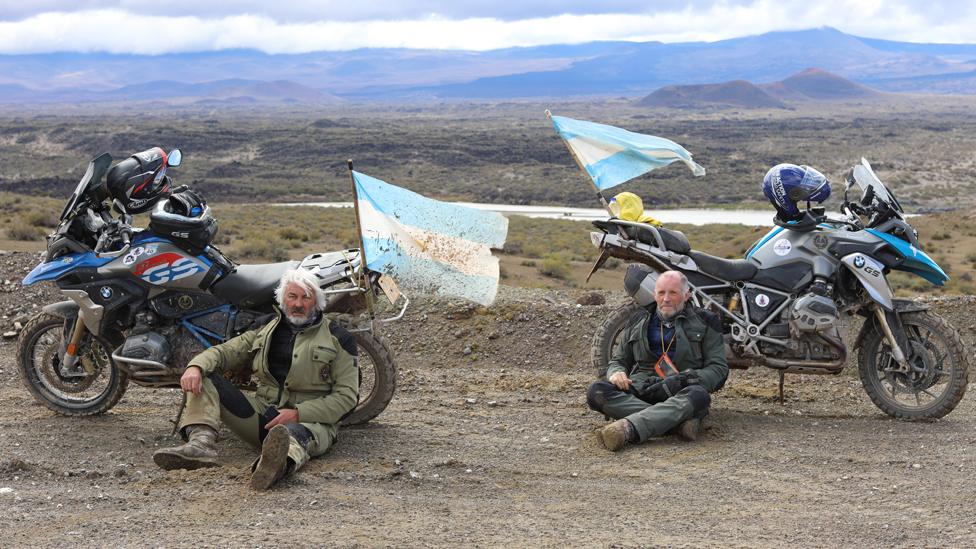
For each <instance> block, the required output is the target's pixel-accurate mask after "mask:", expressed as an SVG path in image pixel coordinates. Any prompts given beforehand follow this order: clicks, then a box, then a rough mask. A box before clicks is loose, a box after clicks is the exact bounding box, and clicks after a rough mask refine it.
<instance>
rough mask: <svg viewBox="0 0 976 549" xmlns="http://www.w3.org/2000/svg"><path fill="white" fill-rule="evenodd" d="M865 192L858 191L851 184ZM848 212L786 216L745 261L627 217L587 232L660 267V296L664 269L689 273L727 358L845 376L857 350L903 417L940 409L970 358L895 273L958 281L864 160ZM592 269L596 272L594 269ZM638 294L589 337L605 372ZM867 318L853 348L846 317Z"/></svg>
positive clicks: (874, 386) (883, 404) (886, 404)
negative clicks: (904, 294) (908, 295)
mask: <svg viewBox="0 0 976 549" xmlns="http://www.w3.org/2000/svg"><path fill="white" fill-rule="evenodd" d="M852 188H856V189H860V191H861V193H862V195H861V197H860V199H859V200H857V201H854V202H851V201H848V191H850V190H851V189H852ZM841 211H842V213H843V216H841V217H837V216H827V215H825V212H824V209H823V208H815V209H811V208H810V205H809V203H808V204H807V212H806V213H805V215H804V217H803V218H802V219H801V220H800V221H799V222H793V223H782V222H780V221H779V220H778V219H777V225H778V226H777V227H775V228H773V229H772V230H770V231H769V233H768V234H766V235H765V236H764V237H762V238H761V239H759V240H758V241H757V242H756V243H755V244H754V245H753V246H752V247H751V248H750V249H749V250H748V251H747V253H746V257H745V259H740V260H726V259H721V258H718V257H715V256H711V255H708V254H706V253H703V252H699V251H696V250H693V249H691V246H690V245H689V243H688V240H687V238H685V236H684V234H683V233H681V232H679V231H673V230H668V229H665V228H656V227H653V226H651V225H647V224H641V223H632V222H628V221H623V220H619V219H609V220H607V221H594V222H593V224H594V225H595V226H596V227H597V228H599V229H600V230H601V232H592V233H590V236H591V241H592V242H593V244H594V245H595V246H597V247H598V248H599V249H600V250H601V255H600V258H599V259H598V260H597V263H596V264H595V265H594V267H593V272H596V270H598V269H599V268H600V267H601V266H602V265H603V263H604V262H605V261H606V259H607V258H608V257H616V258H620V259H624V260H627V261H632V262H638V263H642V264H644V265H647V266H648V267H650V268H651V269H653V271H654V272H653V273H652V274H653V276H647V277H646V278H645V279H644V280H643V282H642V283H641V288H642V290H643V291H649V292H651V293H652V294H653V288H654V278H656V275H657V274H658V273H660V272H663V271H665V270H677V271H681V272H682V273H684V274H685V275H686V276H687V277H688V281H689V283H690V285H691V291H692V300H693V303H694V304H695V305H697V306H701V307H705V308H707V309H710V310H712V311H713V312H715V313H717V314H718V315H719V317H720V318H721V319H722V328H723V335H724V338H725V341H726V347H727V348H726V351H727V353H726V354H727V356H728V359H729V365H730V366H731V367H733V368H735V367H738V368H748V367H750V366H752V365H762V366H766V367H769V368H773V369H776V370H779V371H780V394H781V395H782V382H783V378H782V374H783V373H804V374H838V373H840V372H841V370H842V369H843V368H844V365H845V362H846V361H847V355H848V349H849V348H850V349H856V350H857V351H858V355H857V365H858V373H859V375H860V378H861V383H862V385H863V386H864V389H865V391H866V392H867V394H868V396H869V397H870V398H871V400H872V401H873V402H874V404H875V405H876V406H877V407H878V408H880V409H881V410H883V411H884V412H885V413H887V414H889V415H891V416H893V417H897V418H904V419H931V418H939V417H942V416H944V415H946V414H948V413H949V412H951V411H952V410H953V408H955V407H956V405H957V404H958V403H959V401H960V400H961V399H962V397H963V395H964V394H965V392H966V384H967V379H968V378H967V371H968V366H969V365H968V358H967V355H966V353H965V351H964V349H963V345H962V341H961V339H960V337H959V334H958V332H957V331H956V330H955V329H953V328H952V327H951V326H950V325H949V323H948V322H946V321H945V319H943V318H942V317H940V316H939V315H937V314H935V313H934V312H933V311H931V310H930V309H929V306H928V305H925V304H922V303H916V302H913V301H909V300H902V299H895V298H894V297H893V295H892V291H891V287H890V286H889V285H888V281H887V279H886V275H888V273H890V272H891V271H892V270H901V271H906V272H909V273H912V274H915V275H918V276H920V277H922V278H924V279H925V280H928V281H929V282H931V283H933V284H936V285H940V286H941V285H943V284H945V282H946V281H947V280H948V279H949V277H948V276H947V275H946V273H945V272H944V271H943V270H942V269H941V268H940V267H939V266H938V265H937V264H936V262H935V261H933V260H932V258H931V257H929V256H928V255H927V254H926V253H925V252H923V251H922V247H921V245H920V244H919V242H918V237H917V232H916V230H915V229H914V228H913V227H912V226H911V225H910V224H909V223H908V221H906V219H905V216H904V211H903V210H902V207H901V205H900V204H899V203H898V201H897V200H896V199H895V196H894V195H893V194H892V192H891V191H890V190H889V189H888V188H887V187H885V185H884V184H883V183H882V182H881V180H880V179H879V178H878V176H877V175H875V173H874V170H872V169H871V165H870V164H869V163H868V162H867V160H865V159H863V158H862V159H861V163H860V164H858V165H856V166H854V167H853V168H852V169H851V170H850V171H849V172H848V174H847V177H846V187H845V190H844V203H843V205H842V207H841ZM591 274H592V272H591ZM636 307H638V305H636V304H635V303H631V304H627V305H624V306H622V307H621V308H619V309H618V310H616V311H615V312H613V313H612V314H611V315H610V317H609V318H607V319H606V321H604V323H603V325H602V326H601V328H600V329H599V330H598V331H597V333H596V334H595V336H594V338H593V343H592V349H591V350H592V363H593V366H594V368H595V369H596V373H597V375H598V376H601V377H602V376H603V375H605V373H606V369H607V362H608V361H609V358H610V356H611V352H612V349H613V347H614V345H615V344H616V339H617V337H618V336H619V334H620V332H621V330H622V329H623V328H624V327H625V326H626V324H627V322H628V320H629V319H630V317H631V316H632V315H633V314H634V312H635V310H636ZM855 313H856V314H858V315H861V316H863V317H865V321H864V324H863V327H862V328H861V331H860V333H859V334H858V335H857V338H856V339H855V341H854V342H853V344H852V345H850V347H848V346H847V345H846V344H845V343H844V341H843V339H842V337H841V334H840V331H839V329H838V327H837V323H838V321H839V319H840V315H841V314H847V315H852V314H855Z"/></svg>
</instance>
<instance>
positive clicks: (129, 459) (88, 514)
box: [0, 254, 976, 547]
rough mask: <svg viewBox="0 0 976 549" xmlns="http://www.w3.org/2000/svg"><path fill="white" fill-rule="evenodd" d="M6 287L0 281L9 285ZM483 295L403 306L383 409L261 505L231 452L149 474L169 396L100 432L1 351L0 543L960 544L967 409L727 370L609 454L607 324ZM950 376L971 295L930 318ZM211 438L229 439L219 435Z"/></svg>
mask: <svg viewBox="0 0 976 549" xmlns="http://www.w3.org/2000/svg"><path fill="white" fill-rule="evenodd" d="M36 261H37V256H36V255H35V254H7V255H4V256H0V279H2V280H3V281H4V284H3V285H2V286H0V311H2V312H3V313H4V315H5V316H4V318H3V320H2V323H3V326H0V327H2V329H3V330H4V331H8V330H12V329H13V328H14V326H13V324H14V322H15V321H16V320H18V317H22V316H23V315H25V314H30V313H31V312H32V311H35V310H36V309H37V308H38V307H39V306H41V305H43V304H44V303H48V302H51V301H53V300H54V299H55V298H56V294H55V293H54V292H53V290H52V289H51V288H47V287H41V288H30V289H26V290H25V289H23V288H21V287H19V286H18V284H17V283H18V281H19V280H20V278H21V277H22V276H23V275H24V274H25V273H26V272H27V270H28V269H29V268H30V266H31V265H33V264H34V263H36ZM8 281H9V283H8ZM577 297H579V296H578V294H576V293H567V292H555V291H539V290H519V289H512V288H503V291H502V292H501V296H500V298H499V300H498V301H497V302H496V304H495V305H493V306H492V307H491V308H489V309H481V308H477V309H475V308H469V307H465V306H461V305H458V304H451V303H435V302H421V303H420V304H419V305H418V306H416V307H413V308H412V310H411V311H410V312H409V314H408V315H407V316H406V318H405V319H404V320H403V321H401V322H399V323H395V325H393V326H391V327H390V328H389V330H388V331H387V332H386V335H387V336H388V337H389V338H390V341H391V343H392V345H393V347H394V349H395V350H396V352H397V357H398V362H399V366H400V373H399V386H398V393H397V395H396V397H395V399H394V401H393V403H392V404H391V405H390V407H389V408H388V409H387V410H386V411H385V412H384V413H383V414H382V415H380V416H379V417H378V418H377V419H376V420H374V421H373V422H371V423H369V424H368V425H365V426H362V427H357V428H350V429H347V430H345V431H343V432H341V433H340V440H339V442H338V444H337V445H336V446H335V447H334V449H333V450H332V451H331V452H330V453H329V454H327V455H326V456H323V457H322V458H319V459H316V460H313V461H312V462H311V463H310V464H309V465H308V466H307V468H306V469H304V470H303V471H301V472H300V473H299V474H298V475H297V476H295V477H293V478H291V479H289V480H287V481H285V482H283V483H281V484H280V485H279V486H278V487H277V488H276V489H274V490H272V491H270V492H267V493H255V492H252V491H250V490H249V489H248V488H247V473H246V468H247V466H248V465H249V464H250V462H251V460H252V459H253V455H252V453H251V452H250V451H249V450H248V449H247V448H246V447H245V446H244V445H243V444H242V443H239V442H237V441H236V440H234V439H233V438H226V439H224V440H222V441H221V443H220V449H221V458H222V460H223V462H224V464H225V465H224V467H222V468H220V469H211V470H202V471H195V472H165V471H161V470H159V469H157V468H156V467H155V466H154V465H153V462H152V460H151V454H152V452H153V451H154V450H155V449H156V448H158V447H161V446H167V445H171V444H173V443H174V442H175V438H174V437H171V436H170V431H171V427H172V425H171V423H170V420H171V419H172V418H173V416H174V415H175V413H176V408H177V404H178V403H179V398H180V397H179V394H178V392H177V391H175V390H171V389H163V390H150V389H144V388H139V387H135V386H130V388H129V391H128V392H127V393H126V395H125V397H124V399H123V400H122V402H121V403H119V404H118V405H117V406H116V407H115V408H114V409H112V410H111V411H110V412H109V413H106V414H104V415H102V416H99V417H92V418H81V419H78V418H66V417H61V416H57V415H55V414H53V413H52V412H50V411H48V409H47V408H44V407H43V406H41V405H39V404H37V403H35V402H34V401H33V400H32V398H31V397H30V396H29V394H28V393H27V391H26V390H25V389H24V387H23V385H22V383H21V381H20V378H19V375H18V373H17V368H16V365H15V361H14V356H15V346H16V340H15V339H3V340H2V341H0V402H3V406H2V408H0V531H2V532H3V535H2V538H0V545H3V546H37V547H47V546H64V545H69V544H70V545H72V546H78V547H88V546H107V545H112V546H193V547H206V546H221V547H227V546H278V547H280V546H295V545H297V546H309V545H312V546H341V547H376V546H378V547H383V546H390V547H425V546H437V547H443V546H451V547H458V546H462V547H465V546H472V547H497V546H516V547H523V546H529V547H566V546H585V547H655V546H664V547H716V546H718V547H784V546H790V547H855V546H862V547H917V546H929V547H936V546H944V547H967V546H969V547H971V546H974V545H976V518H974V516H973V513H972V511H970V509H969V508H968V505H969V504H970V503H971V501H972V497H973V494H974V493H976V475H974V471H976V458H974V457H973V450H974V447H976V424H974V421H973V420H974V418H976V409H974V404H973V398H972V397H971V396H968V395H967V397H965V398H964V399H963V401H962V403H961V404H960V405H959V407H958V408H957V409H956V410H955V411H954V412H953V413H952V414H950V415H949V416H947V417H946V418H944V419H942V420H939V421H935V422H929V423H910V422H904V421H895V420H891V419H889V418H888V417H887V416H885V415H884V414H882V413H881V412H880V411H879V410H877V409H876V408H875V407H874V406H873V404H871V402H870V401H869V400H868V398H867V396H866V395H865V393H864V391H863V390H862V389H861V387H860V382H859V381H858V379H857V376H856V372H855V369H854V368H850V367H849V368H848V369H847V370H845V372H844V373H843V374H841V375H839V376H832V377H826V376H806V377H804V376H788V377H787V385H786V397H787V398H786V403H785V405H780V404H779V403H778V400H777V399H776V382H777V376H776V374H775V373H774V372H773V371H771V370H766V369H752V370H748V371H742V370H735V371H733V373H732V376H731V378H730V380H729V383H728V384H727V386H726V388H725V389H724V390H723V391H721V392H720V393H718V394H717V395H716V397H715V400H714V404H713V411H712V414H711V415H710V416H709V419H708V430H707V432H706V434H705V436H704V437H703V438H702V439H701V440H699V441H698V442H694V443H689V442H684V441H681V440H679V439H677V438H676V437H663V438H661V439H659V440H654V441H651V442H649V443H647V444H643V445H640V446H634V447H630V448H628V449H626V450H624V451H621V452H619V453H616V454H611V453H609V452H607V451H605V450H603V449H602V448H601V447H600V446H599V444H598V442H597V440H596V437H595V435H594V430H595V429H596V428H598V427H600V426H601V425H603V423H604V421H603V418H602V417H600V416H598V415H597V414H595V413H593V412H589V411H588V410H587V409H586V405H585V400H584V390H585V387H586V385H587V384H588V383H589V382H590V381H591V379H592V375H591V373H590V371H589V370H588V368H587V366H586V362H587V357H588V348H589V339H590V336H591V334H592V333H593V330H594V329H595V327H596V326H597V325H598V324H599V323H600V321H601V320H602V319H603V317H605V316H606V315H607V314H608V313H609V311H610V310H611V308H612V307H613V303H616V302H619V300H620V299H621V296H619V295H609V296H608V301H609V303H610V304H609V305H597V306H579V305H578V304H577V303H576V298H577ZM933 304H934V307H935V309H936V310H937V311H938V312H939V313H941V314H943V315H945V316H946V317H947V318H948V319H949V320H950V322H952V323H953V324H954V325H955V326H956V327H957V328H958V329H959V330H960V331H961V332H962V334H963V340H964V342H965V344H966V352H967V353H969V354H970V356H971V355H972V350H973V348H974V335H976V331H974V329H976V321H974V309H973V306H974V298H973V297H962V298H946V299H939V300H936V301H934V303H933ZM224 435H227V432H226V431H225V432H224Z"/></svg>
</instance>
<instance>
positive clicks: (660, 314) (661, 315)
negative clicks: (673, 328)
mask: <svg viewBox="0 0 976 549" xmlns="http://www.w3.org/2000/svg"><path fill="white" fill-rule="evenodd" d="M680 310H681V309H678V310H676V311H675V312H674V313H672V314H666V313H665V312H664V311H662V310H661V308H660V307H658V308H657V316H658V318H660V319H661V320H664V321H670V320H671V319H673V318H674V317H675V316H676V315H677V314H678V311H680Z"/></svg>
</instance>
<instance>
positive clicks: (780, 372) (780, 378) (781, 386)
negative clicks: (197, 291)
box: [184, 370, 786, 406]
mask: <svg viewBox="0 0 976 549" xmlns="http://www.w3.org/2000/svg"><path fill="white" fill-rule="evenodd" d="M785 378H786V372H784V371H783V370H780V371H779V403H780V405H781V406H782V405H783V404H785V400H784V398H783V380H784V379H785ZM184 398H185V397H184Z"/></svg>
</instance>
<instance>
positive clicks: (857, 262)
mask: <svg viewBox="0 0 976 549" xmlns="http://www.w3.org/2000/svg"><path fill="white" fill-rule="evenodd" d="M854 266H855V267H857V268H858V269H860V268H861V267H863V266H864V256H863V255H859V256H857V257H855V258H854Z"/></svg>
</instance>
